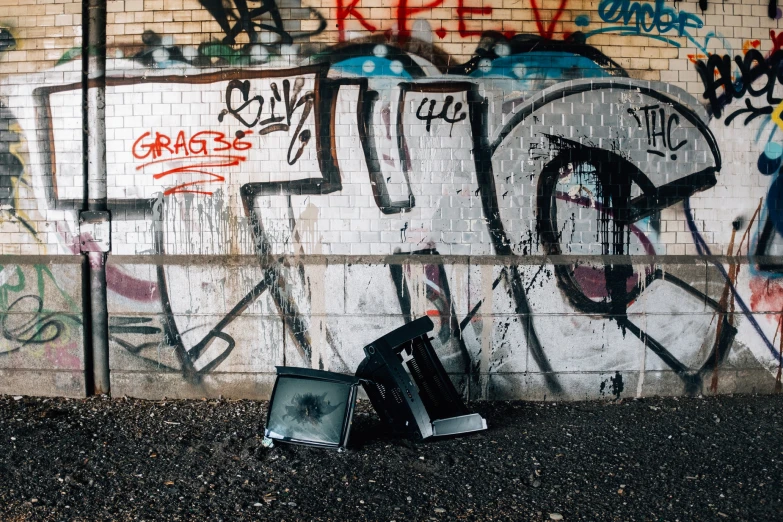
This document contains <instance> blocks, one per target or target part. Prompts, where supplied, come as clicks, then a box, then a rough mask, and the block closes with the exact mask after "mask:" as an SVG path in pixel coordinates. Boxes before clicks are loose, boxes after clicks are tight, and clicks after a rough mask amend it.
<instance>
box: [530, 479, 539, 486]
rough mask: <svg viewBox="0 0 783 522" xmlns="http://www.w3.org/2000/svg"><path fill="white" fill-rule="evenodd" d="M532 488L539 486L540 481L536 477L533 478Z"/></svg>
mask: <svg viewBox="0 0 783 522" xmlns="http://www.w3.org/2000/svg"><path fill="white" fill-rule="evenodd" d="M531 486H533V487H534V488H540V487H541V481H540V480H538V479H535V480H534V481H533V483H532V484H531Z"/></svg>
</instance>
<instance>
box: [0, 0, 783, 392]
mask: <svg viewBox="0 0 783 522" xmlns="http://www.w3.org/2000/svg"><path fill="white" fill-rule="evenodd" d="M13 1H15V0H12V2H13ZM387 4H388V3H382V2H377V1H374V0H351V1H348V0H313V1H312V2H308V1H307V0H256V1H252V2H244V1H243V2H239V1H236V2H231V1H230V0H200V1H197V0H184V1H183V0H179V1H169V0H124V1H118V0H112V1H109V2H108V4H107V11H108V16H107V25H106V35H107V36H106V67H105V70H106V74H105V121H103V125H101V129H102V131H101V132H102V133H103V134H102V139H104V142H105V147H106V157H105V161H106V179H105V184H106V190H107V196H108V209H109V210H110V212H111V252H110V253H109V254H108V256H107V265H106V288H107V294H108V314H109V315H108V337H109V345H110V352H109V361H110V367H111V386H112V392H113V393H114V394H119V395H122V394H128V395H136V396H143V397H164V396H165V397H201V396H217V395H223V396H231V397H264V396H267V395H268V393H269V392H270V390H271V384H272V382H273V380H274V371H275V370H274V367H275V365H282V364H285V365H293V366H307V367H313V368H323V369H329V370H333V371H342V372H353V370H354V369H355V368H356V366H357V365H358V363H359V362H360V361H361V359H362V353H363V352H362V348H363V346H364V345H365V344H367V343H369V342H370V341H372V340H373V339H375V338H377V337H379V336H380V335H382V334H384V333H385V332H387V331H389V330H390V329H393V328H395V327H397V326H399V325H401V324H404V323H405V322H407V321H410V320H412V319H414V318H416V317H420V316H422V315H428V316H430V317H431V318H432V319H433V321H434V322H435V324H436V327H435V330H434V331H433V332H432V335H433V337H434V344H435V345H436V347H437V349H438V353H439V355H440V356H441V359H442V360H443V362H444V365H445V366H446V368H447V370H448V371H449V372H450V373H451V375H452V377H453V379H454V381H455V383H457V384H458V386H459V388H460V389H461V390H462V391H463V392H464V394H465V395H466V396H468V397H471V398H490V399H501V398H534V399H541V398H545V397H546V398H566V399H578V398H585V397H598V396H602V395H605V396H609V397H625V396H643V395H651V394H699V393H703V394H707V393H733V392H750V391H757V392H771V391H773V390H780V388H781V367H782V366H783V335H782V334H781V329H783V321H782V320H781V318H782V317H783V286H782V285H783V283H781V281H783V280H781V279H780V275H781V273H783V263H781V257H780V256H781V254H783V250H781V248H783V215H779V214H778V212H780V211H781V210H780V209H779V208H778V207H779V206H781V208H783V204H781V205H779V204H778V202H779V201H780V200H781V199H783V185H781V182H780V181H779V180H778V178H777V175H778V172H779V171H780V169H781V165H782V164H783V134H781V133H782V132H783V130H781V129H783V117H782V116H781V114H782V113H783V96H781V94H783V86H782V85H781V83H782V82H783V76H782V75H781V73H780V67H781V64H780V62H781V58H783V50H781V46H782V45H783V38H781V36H780V34H778V33H779V32H780V29H779V25H780V21H779V19H780V17H781V12H780V11H778V10H775V9H773V8H772V7H770V5H768V4H767V2H766V0H764V1H761V0H759V1H757V2H756V3H755V4H751V3H750V2H746V1H745V2H740V1H738V0H727V1H725V2H695V1H685V0H682V1H680V2H676V3H675V2H667V1H664V0H656V1H654V2H643V1H630V0H600V1H594V2H583V1H579V0H552V1H549V0H546V1H544V0H518V1H511V2H500V1H494V0H487V1H484V2H479V1H475V2H472V1H469V0H434V1H432V2H424V3H422V2H417V3H413V2H410V1H409V0H399V1H396V0H395V2H393V3H392V4H393V5H391V6H389V5H387ZM704 4H706V5H704ZM81 7H82V6H81V4H73V3H71V4H68V3H66V4H53V3H49V2H45V1H43V0H38V2H37V3H36V4H35V5H33V6H30V5H28V4H25V5H24V6H22V5H21V3H20V5H19V7H14V6H12V7H11V9H10V15H9V14H5V13H4V14H3V15H0V124H1V125H2V127H0V132H2V133H3V134H2V139H0V174H1V175H2V176H1V177H0V199H1V200H2V201H0V203H2V206H0V212H1V214H0V218H1V219H0V220H1V221H2V222H0V236H2V237H3V238H4V241H3V242H2V243H3V254H4V259H8V261H7V263H8V267H7V268H6V269H5V271H3V272H0V277H1V276H2V274H3V273H5V272H8V273H9V275H8V277H7V278H6V279H4V281H7V283H4V286H3V288H6V286H7V285H9V286H8V290H7V291H6V293H8V294H9V295H8V296H5V294H4V293H0V307H2V308H3V309H4V310H5V312H4V313H5V314H6V315H8V316H9V317H10V316H11V315H13V313H14V311H15V308H16V309H17V313H23V315H22V316H21V317H20V319H19V320H18V321H19V322H18V323H17V325H16V326H14V325H11V326H3V339H2V340H0V356H2V354H5V353H6V352H8V353H10V352H15V353H17V355H13V356H11V355H9V356H8V357H7V358H6V359H2V358H0V364H3V365H4V366H2V367H3V368H4V370H3V371H4V372H6V373H5V374H4V375H11V374H12V373H13V371H14V369H16V368H18V369H20V370H22V369H30V368H36V367H37V366H35V365H36V364H39V363H38V362H34V361H33V359H32V357H33V355H34V354H36V353H40V354H43V355H41V357H42V358H43V359H45V360H46V361H48V363H47V364H50V366H47V367H46V368H47V369H48V370H51V371H52V372H57V371H59V370H63V371H69V372H71V373H73V372H74V371H75V370H76V371H78V370H79V369H81V368H83V356H82V355H81V352H80V351H79V350H80V349H79V350H77V349H76V348H74V347H75V346H77V345H76V344H72V343H74V342H77V343H78V339H79V338H80V337H79V336H80V335H81V325H82V318H81V313H82V309H81V286H80V281H81V277H82V276H81V271H77V272H78V273H73V274H70V275H69V274H68V273H67V269H66V268H63V269H62V270H60V269H59V268H58V269H57V270H54V269H49V268H47V269H46V270H48V271H42V270H44V269H42V268H37V267H39V266H44V267H47V266H55V265H52V264H51V263H61V264H63V266H65V265H67V264H68V263H70V265H69V266H71V269H72V268H75V267H79V268H81V266H80V265H79V263H80V262H81V261H80V255H79V254H80V250H81V249H83V248H81V249H80V245H81V244H83V243H85V241H87V242H89V241H90V239H91V238H90V237H88V234H87V233H85V231H84V230H83V229H82V228H80V225H79V211H80V210H83V209H84V208H85V193H86V187H85V174H84V173H85V168H86V166H85V160H84V150H85V149H84V145H85V138H84V136H83V134H82V128H83V126H84V123H85V119H84V114H85V112H84V110H83V105H82V102H83V99H84V89H85V88H86V87H89V85H90V84H89V83H85V82H84V80H83V77H82V71H83V68H84V67H85V66H87V65H88V64H89V63H90V61H91V60H93V61H94V60H95V59H96V58H95V56H96V55H100V52H97V51H96V50H95V49H93V48H91V46H89V45H83V42H82V40H81V34H82V31H81V12H82V10H81ZM704 7H706V9H704V10H703V8H704ZM85 54H86V56H85ZM779 130H781V132H778V131H779ZM3 191H5V192H3ZM19 256H27V257H26V258H25V259H29V258H32V261H35V260H36V259H37V257H38V256H56V257H55V261H50V262H49V263H50V264H49V265H47V264H46V263H47V261H42V262H41V263H38V264H36V263H32V264H31V265H30V266H29V267H27V266H26V267H24V269H22V268H14V267H15V266H16V265H18V264H19V263H16V264H15V263H14V259H15V258H17V257H19ZM72 258H73V259H74V260H73V261H70V259H72ZM41 259H45V257H41ZM73 265H75V266H73ZM11 274H13V277H12V275H11ZM20 274H22V275H23V276H24V277H22V276H21V275H20ZM20 277H22V279H24V280H26V281H27V284H28V285H30V283H31V282H32V281H35V280H38V281H39V283H38V284H37V287H35V288H36V289H37V290H36V291H37V292H38V293H31V294H28V293H25V292H23V291H22V290H21V289H20V290H16V288H17V286H19V285H21V284H22V283H20V282H19V280H20ZM41 280H44V281H46V284H45V285H44V286H46V285H50V286H51V287H52V288H53V290H49V288H48V287H47V290H46V291H47V294H46V298H44V296H43V295H42V290H41V289H42V286H41V284H40V281H41ZM58 291H59V294H58V293H57V292H58ZM28 295H30V296H32V297H26V296H28ZM3 296H5V297H3ZM36 296H37V297H36ZM46 299H52V300H54V301H55V302H56V303H58V306H55V305H54V304H51V305H50V304H49V303H48V302H47V301H46ZM20 300H21V301H20ZM72 305H73V306H72ZM20 310H21V312H20ZM3 324H4V325H5V324H7V321H6V322H4V323H3ZM20 332H21V333H20ZM55 334H56V335H55ZM28 352H29V354H28ZM77 352H78V353H77ZM20 354H26V355H20ZM47 354H49V355H47ZM19 357H22V358H19ZM31 361H33V362H31ZM40 364H43V363H40ZM79 364H82V366H79ZM69 365H71V366H69ZM5 378H6V377H4V379H5ZM8 382H14V381H13V380H11V381H8ZM13 388H14V386H11V385H10V384H9V385H3V386H2V387H0V391H3V390H10V391H13ZM39 391H40V393H62V392H61V391H60V389H59V388H57V387H56V386H54V385H53V384H46V385H44V386H43V387H42V388H41V389H40V390H39Z"/></svg>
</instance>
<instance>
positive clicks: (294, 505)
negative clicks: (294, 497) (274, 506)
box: [288, 502, 296, 507]
mask: <svg viewBox="0 0 783 522" xmlns="http://www.w3.org/2000/svg"><path fill="white" fill-rule="evenodd" d="M288 505H289V506H291V507H296V502H289V503H288Z"/></svg>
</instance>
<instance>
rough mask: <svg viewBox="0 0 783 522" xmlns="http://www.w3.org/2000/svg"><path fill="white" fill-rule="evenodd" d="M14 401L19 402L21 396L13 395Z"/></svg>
mask: <svg viewBox="0 0 783 522" xmlns="http://www.w3.org/2000/svg"><path fill="white" fill-rule="evenodd" d="M14 400H15V401H21V400H22V396H21V395H15V396H14Z"/></svg>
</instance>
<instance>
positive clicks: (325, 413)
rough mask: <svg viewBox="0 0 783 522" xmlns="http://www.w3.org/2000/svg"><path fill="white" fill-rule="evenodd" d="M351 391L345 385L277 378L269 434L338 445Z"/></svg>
mask: <svg viewBox="0 0 783 522" xmlns="http://www.w3.org/2000/svg"><path fill="white" fill-rule="evenodd" d="M350 393H351V387H350V386H349V385H346V384H341V383H336V382H326V381H321V380H315V379H302V378H297V377H279V378H278V381H277V389H276V390H275V397H274V401H273V402H272V405H271V408H272V410H271V412H270V414H269V425H268V426H267V429H268V430H269V436H270V437H271V438H288V439H297V440H301V441H303V442H318V443H326V444H340V442H341V435H342V431H343V420H344V419H345V413H346V407H347V406H348V401H349V399H350Z"/></svg>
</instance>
